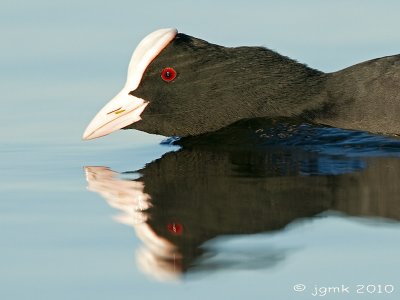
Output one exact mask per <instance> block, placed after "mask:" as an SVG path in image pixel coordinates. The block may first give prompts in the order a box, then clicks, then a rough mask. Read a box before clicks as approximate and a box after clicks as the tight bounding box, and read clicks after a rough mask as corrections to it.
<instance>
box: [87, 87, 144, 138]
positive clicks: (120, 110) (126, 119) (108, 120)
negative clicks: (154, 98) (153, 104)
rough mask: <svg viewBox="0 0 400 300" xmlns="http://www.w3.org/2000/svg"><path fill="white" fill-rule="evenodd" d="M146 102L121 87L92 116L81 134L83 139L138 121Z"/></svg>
mask: <svg viewBox="0 0 400 300" xmlns="http://www.w3.org/2000/svg"><path fill="white" fill-rule="evenodd" d="M147 104H148V102H146V101H144V100H143V99H140V98H137V97H134V96H131V95H129V91H128V90H126V89H123V90H122V91H121V92H119V93H118V95H117V96H115V97H114V98H113V99H112V100H111V101H110V102H108V103H107V104H106V106H104V107H103V108H102V109H101V110H100V111H99V112H98V114H97V115H96V116H95V117H94V118H93V120H92V121H91V122H90V124H89V125H88V127H87V128H86V130H85V133H84V134H83V139H84V140H90V139H94V138H97V137H101V136H104V135H107V134H109V133H111V132H113V131H115V130H118V129H121V128H123V127H125V126H128V125H130V124H132V123H135V122H137V121H140V120H141V118H140V114H141V113H142V112H143V110H144V109H145V108H146V106H147Z"/></svg>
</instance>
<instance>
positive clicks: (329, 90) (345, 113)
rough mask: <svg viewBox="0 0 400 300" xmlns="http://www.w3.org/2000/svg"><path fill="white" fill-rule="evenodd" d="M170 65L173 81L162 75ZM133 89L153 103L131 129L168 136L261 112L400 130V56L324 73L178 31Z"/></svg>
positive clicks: (343, 125)
mask: <svg viewBox="0 0 400 300" xmlns="http://www.w3.org/2000/svg"><path fill="white" fill-rule="evenodd" d="M166 67H171V68H174V69H175V70H176V72H177V77H176V78H175V80H173V81H171V82H165V81H163V80H162V78H161V76H160V74H161V72H162V70H163V69H164V68H166ZM131 94H132V95H134V96H136V97H139V98H143V99H145V100H146V101H148V102H149V105H148V107H147V108H146V109H145V110H144V112H143V113H142V115H141V117H142V120H141V121H139V122H137V123H133V124H132V125H129V126H127V127H126V128H135V129H138V130H142V131H146V132H149V133H155V134H161V135H165V136H171V135H177V136H188V135H198V134H202V133H206V132H212V131H215V130H218V129H220V128H223V127H225V126H227V125H230V124H232V123H235V122H237V121H239V120H243V119H251V118H259V117H263V118H271V119H274V118H279V117H288V118H297V119H301V120H304V121H307V122H314V123H318V124H324V125H329V126H333V127H341V128H347V129H356V130H364V131H369V132H373V133H382V134H388V135H397V134H400V121H399V118H398V116H399V114H400V55H396V56H389V57H383V58H379V59H374V60H371V61H367V62H364V63H360V64H357V65H354V66H352V67H349V68H346V69H344V70H341V71H338V72H334V73H323V72H321V71H318V70H315V69H312V68H310V67H308V66H306V65H304V64H301V63H298V62H296V61H295V60H292V59H290V58H288V57H285V56H282V55H280V54H278V53H276V52H274V51H271V50H269V49H266V48H263V47H237V48H228V47H223V46H219V45H215V44H211V43H208V42H206V41H204V40H200V39H197V38H194V37H191V36H188V35H185V34H181V33H179V34H177V35H176V37H175V38H174V39H173V40H172V41H171V42H170V43H169V45H168V46H167V47H165V49H163V50H162V51H161V53H159V54H158V56H157V57H156V58H155V59H154V60H153V61H152V62H151V63H150V65H149V66H148V67H147V69H146V71H145V72H144V74H143V78H142V80H141V82H140V85H139V87H138V88H137V89H135V90H134V91H131Z"/></svg>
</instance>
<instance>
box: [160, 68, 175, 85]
mask: <svg viewBox="0 0 400 300" xmlns="http://www.w3.org/2000/svg"><path fill="white" fill-rule="evenodd" d="M175 77H176V71H175V70H174V69H173V68H165V69H164V70H162V72H161V78H162V79H163V80H164V81H166V82H171V81H172V80H174V79H175Z"/></svg>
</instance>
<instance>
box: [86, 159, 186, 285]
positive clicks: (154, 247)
mask: <svg viewBox="0 0 400 300" xmlns="http://www.w3.org/2000/svg"><path fill="white" fill-rule="evenodd" d="M85 173H86V180H87V182H88V189H89V190H90V191H92V192H97V193H99V194H100V195H101V196H103V197H104V198H105V199H106V201H107V202H108V204H109V205H110V206H112V207H114V208H117V209H119V210H122V211H123V212H124V214H123V215H119V216H117V217H116V218H115V219H116V221H118V222H121V223H124V224H126V225H130V226H132V227H133V228H134V229H135V232H136V235H137V237H138V238H139V239H140V240H141V241H142V242H143V244H144V247H142V249H141V250H140V251H138V252H137V259H138V262H139V266H140V268H141V269H142V270H143V271H144V272H145V273H148V274H151V275H152V276H154V277H155V278H158V279H160V280H167V279H176V278H178V277H179V275H180V274H181V272H182V268H181V260H182V255H181V254H180V253H179V252H178V249H177V247H176V246H175V245H174V244H172V243H171V242H170V241H168V240H167V239H165V238H163V237H161V236H159V235H157V234H156V233H155V232H154V230H153V229H152V228H151V227H150V226H149V224H147V223H146V221H147V219H148V216H147V214H146V210H147V209H149V208H150V207H151V206H152V205H151V197H150V195H148V194H146V193H145V192H144V191H143V190H144V184H143V182H141V181H132V180H123V179H119V178H118V175H119V174H118V173H117V172H114V171H112V170H110V169H109V168H107V167H85Z"/></svg>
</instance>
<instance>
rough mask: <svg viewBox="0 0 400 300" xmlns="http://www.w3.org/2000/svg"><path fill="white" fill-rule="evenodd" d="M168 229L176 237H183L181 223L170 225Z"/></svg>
mask: <svg viewBox="0 0 400 300" xmlns="http://www.w3.org/2000/svg"><path fill="white" fill-rule="evenodd" d="M167 229H168V231H169V232H170V233H172V234H174V235H181V234H182V232H183V226H182V225H181V224H179V223H169V224H168V225H167Z"/></svg>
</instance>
